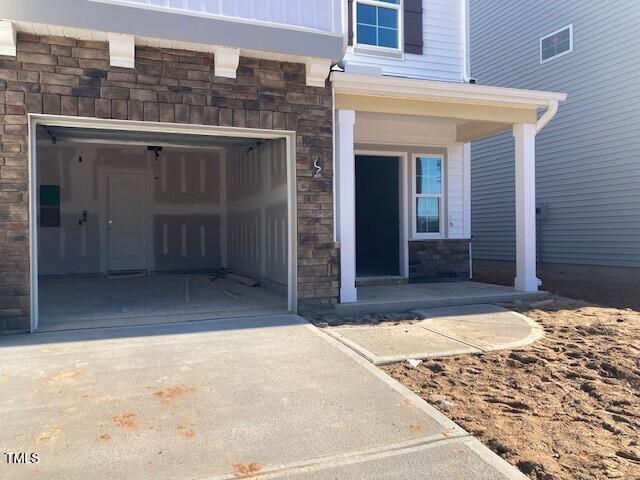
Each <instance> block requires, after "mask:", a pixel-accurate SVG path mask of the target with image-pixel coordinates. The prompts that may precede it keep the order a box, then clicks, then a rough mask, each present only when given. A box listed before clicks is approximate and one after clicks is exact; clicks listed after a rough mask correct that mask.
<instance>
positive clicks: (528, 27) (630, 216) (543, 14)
mask: <svg viewBox="0 0 640 480" xmlns="http://www.w3.org/2000/svg"><path fill="white" fill-rule="evenodd" d="M470 19H471V70H472V71H471V73H472V75H473V76H474V77H476V78H477V79H478V83H480V84H483V85H498V86H508V87H516V88H529V89H537V90H551V91H558V92H567V93H568V94H569V99H568V101H567V102H564V103H561V105H560V110H559V112H558V115H557V116H556V118H555V119H554V120H553V121H552V122H551V123H550V124H549V125H548V126H547V127H546V128H545V129H544V130H543V131H542V132H541V133H540V134H539V135H538V137H537V139H536V156H537V160H536V168H537V174H536V176H537V185H536V193H537V203H538V204H547V205H548V215H547V216H546V218H544V219H540V220H539V232H538V243H539V245H538V254H539V258H540V260H542V261H544V262H553V263H568V264H590V265H609V266H630V267H640V1H638V0H616V1H603V0H589V1H585V0H563V1H562V2H558V1H551V0H536V1H527V2H514V1H507V0H471V2H470ZM569 24H573V48H574V50H573V52H572V53H569V54H567V55H565V56H562V57H559V58H557V59H553V60H551V61H548V62H546V63H544V64H542V65H541V64H540V60H539V39H540V37H543V36H545V35H547V34H549V33H551V32H553V31H555V30H558V29H560V28H563V27H565V26H567V25H569ZM471 151H472V160H471V174H472V177H471V178H472V181H471V184H472V187H471V201H472V208H471V212H472V213H471V215H472V234H473V235H474V241H473V253H474V258H479V259H488V260H514V259H515V205H514V201H515V193H514V160H513V158H514V152H513V137H512V136H511V134H503V135H499V136H496V137H493V138H491V139H487V140H483V141H479V142H474V143H473V144H472V149H471Z"/></svg>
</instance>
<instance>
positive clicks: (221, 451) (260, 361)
mask: <svg viewBox="0 0 640 480" xmlns="http://www.w3.org/2000/svg"><path fill="white" fill-rule="evenodd" d="M0 392H1V396H0V425H1V429H0V448H2V452H26V453H27V454H29V453H37V454H38V455H39V462H38V463H33V464H18V465H10V464H7V463H6V455H5V458H3V459H2V463H1V465H0V478H12V479H22V478H24V479H37V478H43V479H44V478H46V479H53V478H69V479H75V478H82V479H84V478H91V479H92V480H98V479H103V478H105V479H106V478H110V479H111V478H119V479H141V478H153V479H165V478H166V479H196V478H197V479H205V478H207V479H225V478H247V477H260V478H280V477H287V478H297V479H306V478H319V479H325V478H326V479H361V478H368V479H378V478H379V479H383V478H384V479H406V478H412V479H416V478H438V479H441V480H446V479H460V478H474V479H506V478H514V479H515V478H525V477H523V476H521V475H520V474H519V473H518V472H517V471H516V470H515V469H514V468H513V467H510V466H509V465H508V464H507V463H505V462H504V461H503V460H501V459H500V458H499V457H497V456H496V455H494V454H492V453H491V452H490V451H489V450H488V449H486V448H485V447H483V446H482V445H481V444H480V443H479V442H478V441H477V440H475V439H473V438H472V437H470V436H469V435H468V434H466V433H465V432H464V431H463V430H462V429H460V428H459V427H457V426H456V425H455V424H454V423H452V422H451V421H449V420H448V419H446V418H445V417H444V416H442V415H441V414H439V413H438V412H437V411H436V410H435V409H433V408H432V407H430V406H429V405H427V404H426V403H424V402H423V401H422V400H421V399H420V398H418V397H417V396H415V395H413V394H412V393H411V392H409V391H408V390H407V389H405V388H404V387H403V386H401V385H400V384H398V383H397V382H395V381H394V380H392V379H391V378H389V377H388V376H386V374H384V373H382V372H381V371H379V370H378V369H377V368H376V367H374V366H373V365H371V364H370V363H369V362H367V361H366V360H365V359H363V358H361V357H360V356H358V355H357V354H356V353H354V352H352V351H351V350H349V349H348V348H347V347H345V346H344V345H342V344H340V343H339V342H337V341H336V340H335V339H333V338H330V337H329V336H328V335H326V334H324V333H322V332H320V331H319V330H317V329H316V328H315V327H313V326H311V325H308V324H307V323H306V322H304V320H303V319H301V318H300V317H296V316H293V315H288V316H280V317H264V318H247V319H233V320H217V321H208V322H198V323H185V324H175V325H158V326H139V327H131V328H118V329H102V330H83V331H75V332H51V333H43V334H35V335H31V336H28V335H20V336H10V337H0Z"/></svg>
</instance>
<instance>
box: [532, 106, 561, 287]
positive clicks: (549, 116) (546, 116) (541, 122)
mask: <svg viewBox="0 0 640 480" xmlns="http://www.w3.org/2000/svg"><path fill="white" fill-rule="evenodd" d="M556 113H558V100H549V106H548V107H547V110H546V111H545V112H544V113H543V114H542V116H541V117H540V118H539V119H538V121H537V122H536V134H538V133H540V130H542V129H543V128H544V127H546V126H547V124H548V123H549V122H550V121H551V120H553V117H555V116H556ZM539 208H540V207H538V205H536V270H537V271H539V270H540V269H541V268H542V254H541V253H540V238H541V235H540V232H541V231H542V217H541V216H540V212H539ZM538 285H542V280H541V279H538Z"/></svg>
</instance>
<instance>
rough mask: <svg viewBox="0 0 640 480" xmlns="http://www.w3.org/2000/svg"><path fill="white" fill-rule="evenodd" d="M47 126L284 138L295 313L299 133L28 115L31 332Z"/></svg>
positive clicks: (35, 313)
mask: <svg viewBox="0 0 640 480" xmlns="http://www.w3.org/2000/svg"><path fill="white" fill-rule="evenodd" d="M38 125H48V126H58V127H71V128H94V129H103V130H125V131H129V132H131V131H136V132H154V133H166V134H171V133H175V134H190V135H209V136H227V137H236V138H261V139H265V140H272V139H285V140H286V147H287V148H286V155H287V193H288V195H287V196H288V201H287V209H288V218H287V221H288V224H289V225H288V226H289V232H288V237H289V242H288V266H287V267H288V278H287V280H288V282H287V286H288V310H289V312H291V313H296V312H297V308H298V298H297V248H298V238H297V231H298V229H297V219H296V216H297V215H296V212H297V206H296V149H295V148H296V147H295V146H296V133H295V132H293V131H288V130H264V129H250V128H238V127H218V126H209V125H187V124H178V123H164V122H143V121H130V120H108V119H99V118H93V117H91V118H89V117H69V116H57V115H45V114H34V113H30V114H29V115H28V125H27V127H28V142H29V165H28V173H29V270H30V286H31V289H30V291H31V296H30V328H29V329H30V331H31V332H34V331H35V330H36V329H37V327H38V313H39V312H38V181H37V178H38V177H37V138H36V132H37V126H38Z"/></svg>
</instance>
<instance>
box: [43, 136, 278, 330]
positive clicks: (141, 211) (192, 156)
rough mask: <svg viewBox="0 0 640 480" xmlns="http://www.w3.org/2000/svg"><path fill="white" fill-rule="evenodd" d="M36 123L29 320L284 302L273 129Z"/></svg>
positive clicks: (163, 315)
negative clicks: (249, 134) (209, 131)
mask: <svg viewBox="0 0 640 480" xmlns="http://www.w3.org/2000/svg"><path fill="white" fill-rule="evenodd" d="M36 134H37V142H36V144H37V154H36V160H35V162H36V178H37V194H38V203H37V205H36V208H37V212H36V213H37V221H38V242H37V257H38V258H37V265H38V328H39V329H40V330H47V329H66V328H86V327H91V326H96V327H99V326H100V327H101V326H116V325H130V324H140V323H157V322H173V321H185V320H197V319H208V318H220V317H233V316H241V315H250V314H256V315H263V314H267V313H278V312H283V311H287V310H288V308H289V306H288V272H289V269H288V261H289V257H288V251H289V250H288V239H287V236H288V195H287V191H288V187H287V155H286V151H287V150H286V140H285V139H269V140H265V139H260V138H238V137H224V136H209V135H190V134H167V133H146V132H126V131H117V130H97V129H85V128H77V127H73V128H71V127H45V126H38V128H37V133H36ZM238 275H240V276H238ZM247 283H249V284H251V283H256V285H248V284H247Z"/></svg>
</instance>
